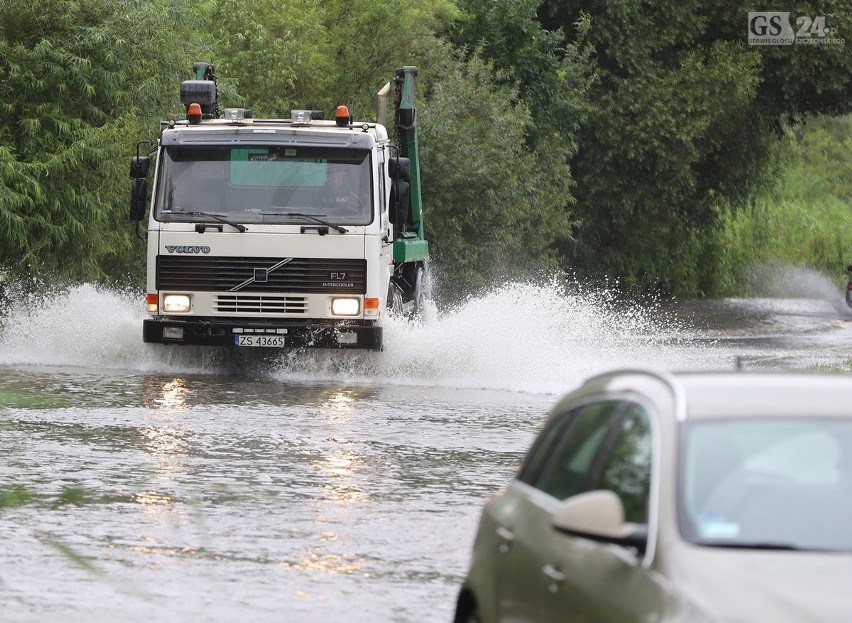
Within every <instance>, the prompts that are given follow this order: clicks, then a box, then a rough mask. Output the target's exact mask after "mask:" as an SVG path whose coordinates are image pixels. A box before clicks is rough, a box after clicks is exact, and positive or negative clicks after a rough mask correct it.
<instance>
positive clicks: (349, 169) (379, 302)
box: [130, 63, 429, 350]
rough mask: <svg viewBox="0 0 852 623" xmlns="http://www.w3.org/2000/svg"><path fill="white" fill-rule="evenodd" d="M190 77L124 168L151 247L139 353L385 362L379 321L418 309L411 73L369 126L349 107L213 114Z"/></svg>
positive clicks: (204, 89)
mask: <svg viewBox="0 0 852 623" xmlns="http://www.w3.org/2000/svg"><path fill="white" fill-rule="evenodd" d="M193 69H194V71H195V74H194V79H191V80H186V81H184V82H183V83H182V84H181V89H180V96H181V102H182V104H183V106H184V108H185V118H184V119H180V120H171V121H168V122H163V123H161V129H160V134H159V137H158V139H157V140H156V141H141V142H140V143H139V145H137V150H136V156H135V157H133V158H132V162H131V171H130V176H131V178H132V191H131V206H130V216H131V220H132V221H135V222H136V228H137V235H138V236H139V237H141V238H144V239H146V240H147V286H146V288H147V291H146V297H145V303H146V306H147V311H148V313H149V317H148V318H146V319H145V320H144V321H143V331H142V337H143V340H144V341H145V342H152V343H160V344H173V345H206V346H220V347H234V348H253V347H268V348H345V349H370V350H381V349H382V346H383V339H382V338H383V333H382V329H383V327H382V325H383V321H384V320H385V319H386V318H387V317H388V315H390V314H419V313H422V311H423V307H424V305H425V304H426V301H427V298H428V289H429V285H428V258H429V246H428V243H427V241H426V239H425V236H424V227H423V209H422V202H421V192H420V188H421V187H420V160H419V152H418V143H417V119H416V110H415V108H414V84H415V77H416V76H417V69H416V68H415V67H402V68H400V69H398V70H397V71H396V75H395V77H394V80H393V85H392V84H391V83H390V82H388V83H387V84H386V85H385V86H384V87H383V88H382V89H381V90H380V91H379V93H378V104H379V105H378V111H377V120H376V121H358V120H355V119H353V118H352V116H351V115H350V112H349V108H348V107H347V106H337V107H336V108H333V112H332V114H331V115H330V117H331V118H329V119H326V118H325V116H326V114H325V113H326V111H324V110H293V111H292V113H291V115H290V117H289V118H281V119H279V118H269V119H265V118H255V116H254V115H253V113H252V111H251V109H246V108H222V109H221V110H220V105H219V89H218V82H217V77H216V71H215V67H214V66H213V65H211V64H209V63H195V64H194V66H193ZM390 95H393V120H392V122H391V124H388V123H387V120H386V119H384V117H386V116H387V112H386V111H387V109H388V103H387V100H388V97H389V96H390ZM329 110H332V109H331V108H330V109H329ZM386 125H390V126H391V128H392V132H391V133H390V134H389V132H388V129H387V127H386ZM151 175H153V179H152V181H151V184H150V192H149V183H148V182H149V177H150V176H151ZM146 214H147V219H146ZM143 221H145V222H147V226H146V227H145V228H144V229H145V232H144V234H143V233H142V231H141V230H142V228H141V226H140V223H142V222H143Z"/></svg>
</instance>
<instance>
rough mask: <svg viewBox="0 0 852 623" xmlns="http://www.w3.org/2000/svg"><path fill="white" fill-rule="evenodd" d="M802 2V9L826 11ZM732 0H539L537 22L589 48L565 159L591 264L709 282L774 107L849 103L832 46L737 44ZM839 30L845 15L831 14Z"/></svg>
mask: <svg viewBox="0 0 852 623" xmlns="http://www.w3.org/2000/svg"><path fill="white" fill-rule="evenodd" d="M830 8H831V7H829V6H828V5H827V3H816V4H811V5H809V6H808V7H806V9H805V10H804V12H805V13H807V14H811V15H819V14H825V13H832V12H835V13H836V11H832V10H830ZM749 10H755V7H754V6H753V5H751V4H748V3H745V2H741V3H740V2H738V3H734V4H731V3H706V2H699V1H698V0H692V1H689V2H674V1H673V0H667V1H663V2H656V3H653V4H648V3H638V2H633V1H631V0H616V1H612V0H606V1H603V0H583V1H571V0H545V2H544V4H543V5H542V7H541V10H540V11H539V14H540V15H542V16H543V18H544V19H543V23H544V26H545V27H547V28H550V29H556V28H563V29H564V30H565V31H566V35H567V37H568V38H569V39H570V40H576V41H577V45H579V46H581V47H589V48H591V49H592V50H593V53H592V59H593V62H594V64H595V74H596V81H595V83H594V85H593V86H592V88H591V90H590V92H589V97H590V105H589V113H588V115H587V116H586V119H585V121H584V123H583V124H582V127H581V129H580V132H579V134H578V142H579V145H580V149H579V151H578V154H577V156H576V157H575V158H574V159H573V160H572V164H573V172H574V177H575V180H576V190H575V196H576V198H577V206H576V211H577V216H578V218H579V220H580V221H581V224H580V226H579V228H578V229H577V231H576V238H577V241H578V244H576V245H575V246H572V247H569V248H566V249H565V253H566V256H567V257H568V258H569V261H570V262H571V263H572V264H574V265H576V266H578V267H579V268H580V269H582V270H584V271H585V272H587V273H590V274H593V275H601V274H606V273H609V274H613V273H615V274H618V275H620V276H621V277H622V279H623V280H624V281H625V282H626V283H628V284H634V285H637V286H639V287H642V288H645V289H662V290H665V291H672V292H677V293H680V294H688V295H696V294H701V293H702V292H707V291H709V290H712V289H714V288H715V287H716V284H715V283H714V271H713V266H712V264H713V262H715V258H716V257H717V256H716V254H717V253H718V249H717V248H716V247H715V243H714V242H713V240H714V238H715V232H716V231H717V229H718V227H719V220H718V219H719V217H720V216H724V211H720V207H724V206H733V207H735V206H737V205H740V204H741V203H742V202H743V201H745V200H746V199H747V198H748V197H749V196H750V195H751V194H752V193H753V192H754V191H755V189H756V188H759V187H760V185H761V184H763V183H764V182H765V180H766V172H767V171H769V170H771V163H772V157H773V156H772V155H773V152H774V150H775V149H776V144H777V143H776V141H777V136H778V133H779V131H780V129H781V128H782V127H783V124H784V122H785V121H786V120H790V119H796V118H799V117H800V116H801V115H804V114H809V113H821V112H837V111H841V110H849V109H850V106H852V101H850V100H849V98H848V93H849V90H850V86H852V83H850V80H852V57H850V56H849V54H848V53H847V52H846V48H844V46H804V45H798V46H785V47H756V46H751V47H750V46H748V45H746V44H745V40H746V36H747V32H746V27H747V13H748V11H749ZM836 19H837V23H835V24H834V25H835V26H838V27H839V28H840V29H841V32H848V31H849V29H848V26H849V25H850V24H849V16H848V15H846V16H836Z"/></svg>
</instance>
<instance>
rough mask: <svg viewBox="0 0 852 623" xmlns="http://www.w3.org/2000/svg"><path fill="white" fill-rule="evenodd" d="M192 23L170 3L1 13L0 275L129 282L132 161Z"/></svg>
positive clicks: (103, 3) (64, 2)
mask: <svg viewBox="0 0 852 623" xmlns="http://www.w3.org/2000/svg"><path fill="white" fill-rule="evenodd" d="M184 5H185V6H184ZM191 13H192V9H191V7H190V6H189V3H188V2H187V3H181V2H178V1H175V0H152V1H151V2H146V3H137V2H132V1H130V0H125V1H110V0H90V1H88V2H85V3H80V2H72V1H70V0H46V1H45V2H39V3H31V2H25V1H23V0H7V1H6V2H3V3H0V112H2V116H0V225H2V227H0V262H2V264H3V265H4V266H6V267H8V268H10V269H11V270H12V271H13V272H14V273H17V274H32V273H38V272H47V273H55V274H61V275H66V276H69V277H73V278H104V277H106V276H107V275H108V274H110V275H113V276H117V275H121V274H126V273H127V272H130V271H132V270H133V266H134V265H135V264H137V263H138V262H137V258H136V255H135V253H134V252H133V251H132V247H131V241H130V235H129V233H128V232H129V228H128V227H127V220H126V219H127V200H128V194H129V190H128V183H127V166H128V165H127V163H128V155H129V154H130V153H132V150H133V146H134V145H135V143H136V141H137V140H138V138H139V135H140V134H142V133H143V131H151V129H152V128H151V124H150V117H151V116H152V115H157V116H158V118H159V113H160V112H161V110H162V109H163V108H167V107H168V105H167V104H166V99H167V98H166V95H165V93H166V91H165V83H167V82H170V78H171V75H170V74H171V69H170V68H173V67H176V62H175V61H176V60H178V59H182V53H181V52H180V51H179V48H178V43H177V42H178V41H179V40H180V37H181V33H186V36H185V37H184V38H183V40H184V41H186V40H190V39H191V37H190V36H189V34H188V31H186V30H185V29H184V26H186V24H187V23H186V22H184V16H190V15H191ZM187 19H189V18H188V17H187ZM175 35H177V37H178V39H177V40H174V39H172V37H173V36H175ZM169 87H170V88H172V89H174V88H175V87H174V85H173V84H169ZM174 100H177V95H176V91H175V95H174ZM143 128H144V129H145V130H143Z"/></svg>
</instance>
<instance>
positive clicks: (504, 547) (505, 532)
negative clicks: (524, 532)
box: [495, 526, 515, 554]
mask: <svg viewBox="0 0 852 623" xmlns="http://www.w3.org/2000/svg"><path fill="white" fill-rule="evenodd" d="M495 532H496V533H497V538H498V539H500V545H498V546H497V549H498V550H499V551H500V553H501V554H507V553H509V547H510V546H511V545H512V541H514V540H515V533H514V532H513V531H511V530H509V528H504V527H503V526H498V527H497V530H495Z"/></svg>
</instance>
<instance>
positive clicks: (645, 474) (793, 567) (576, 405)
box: [455, 371, 852, 623]
mask: <svg viewBox="0 0 852 623" xmlns="http://www.w3.org/2000/svg"><path fill="white" fill-rule="evenodd" d="M455 621H456V622H457V623H461V622H473V621H477V622H482V623H493V622H496V621H542V622H545V621H546V622H554V623H555V622H556V621H560V622H572V623H573V622H583V623H592V622H594V623H631V622H639V621H642V622H650V621H660V622H669V621H681V622H689V623H694V622H702V621H708V622H709V621H713V622H719V623H722V622H724V623H734V622H736V623H768V622H772V623H783V622H793V621H795V622H804V621H808V622H816V621H819V622H833V623H849V622H850V621H852V377H849V376H841V375H831V374H807V373H742V372H740V373H718V374H709V373H695V374H677V375H671V374H667V373H655V372H650V371H621V372H613V373H610V374H606V375H602V376H598V377H595V378H593V379H591V380H589V381H588V382H586V383H585V384H584V385H583V386H582V387H581V388H579V389H578V390H576V391H574V392H572V393H571V394H569V395H568V396H566V397H565V398H564V399H562V400H561V401H560V402H559V403H558V404H557V405H556V407H555V408H554V409H553V411H552V412H551V414H550V416H549V418H548V420H547V422H546V423H545V425H544V427H543V429H542V430H541V433H540V434H539V435H538V437H537V438H536V440H535V442H534V444H533V446H532V448H531V449H530V451H529V453H528V454H527V456H526V458H525V460H524V462H523V465H522V466H521V469H520V471H519V473H518V474H517V476H516V478H515V480H513V481H512V483H511V484H510V485H509V487H508V488H507V489H506V490H505V491H504V492H502V493H501V494H499V495H497V496H496V497H495V498H494V499H492V500H491V501H490V502H488V504H487V505H486V507H485V509H484V511H483V515H482V519H481V522H480V525H479V531H478V533H477V536H476V540H475V544H474V551H473V561H472V564H471V568H470V572H469V574H468V577H467V579H466V580H465V582H464V584H463V586H462V589H461V592H460V594H459V598H458V603H457V606H456V617H455Z"/></svg>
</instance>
